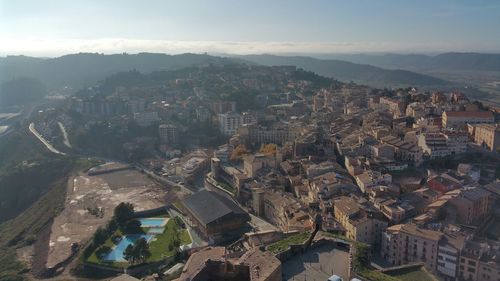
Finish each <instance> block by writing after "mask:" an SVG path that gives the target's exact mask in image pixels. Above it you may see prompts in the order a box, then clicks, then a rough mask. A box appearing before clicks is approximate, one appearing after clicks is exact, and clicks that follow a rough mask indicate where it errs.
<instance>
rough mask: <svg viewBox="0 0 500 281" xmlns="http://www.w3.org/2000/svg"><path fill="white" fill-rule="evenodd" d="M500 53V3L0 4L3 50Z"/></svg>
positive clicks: (21, 0) (230, 0)
mask: <svg viewBox="0 0 500 281" xmlns="http://www.w3.org/2000/svg"><path fill="white" fill-rule="evenodd" d="M141 51H147V52H165V53H182V52H205V51H206V52H212V53H214V52H221V53H240V54H246V53H263V52H268V53H301V52H304V53H351V52H355V53H358V52H403V53H409V52H420V53H429V52H444V51H481V52H497V53H500V1H498V0H490V1H482V0H415V1H409V0H408V1H406V0H344V1H334V0H325V1H319V0H318V1H312V0H302V1H299V0H297V1H296V0H283V1H272V0H245V1H243V0H241V1H237V0H198V1H189V0H178V1H177V0H170V1H169V0H162V1H147V0H141V1H139V0H120V1H118V0H85V1H84V0H53V1H51V0H44V1H41V0H32V1H27V0H0V55H6V54H27V55H37V56H56V55H61V54H66V53H75V52H102V53H119V52H130V53H136V52H141Z"/></svg>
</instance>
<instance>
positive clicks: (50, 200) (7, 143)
mask: <svg viewBox="0 0 500 281" xmlns="http://www.w3.org/2000/svg"><path fill="white" fill-rule="evenodd" d="M0 159H2V161H0V181H2V180H3V179H5V178H6V177H8V176H9V175H10V174H11V172H12V169H13V167H19V166H20V165H21V163H23V162H25V163H26V162H28V163H32V162H38V161H41V163H47V164H48V165H42V166H38V167H37V169H39V170H40V171H37V173H33V172H34V171H33V170H32V169H20V170H19V171H17V172H18V173H16V174H15V175H16V177H18V178H19V179H20V181H22V182H23V186H21V187H16V188H14V189H12V188H11V187H10V186H5V185H4V186H3V187H2V190H3V191H9V192H16V193H13V194H10V195H11V196H12V195H16V194H17V196H19V197H22V196H24V195H25V193H24V192H25V191H24V190H21V191H19V190H17V188H25V190H28V191H29V190H30V188H31V189H39V190H36V192H35V193H36V196H34V197H33V203H32V204H31V205H30V206H26V207H23V208H22V209H24V211H23V212H22V213H20V214H19V215H17V216H16V217H15V218H13V219H11V220H8V221H5V222H3V223H1V224H0V280H1V281H3V280H22V279H24V277H23V275H22V273H24V272H25V271H26V268H25V266H24V265H23V264H22V263H20V262H19V261H17V259H16V253H15V248H16V247H21V246H24V245H27V244H30V243H33V241H34V240H35V239H36V236H37V233H38V232H39V231H40V230H41V229H42V228H43V226H44V225H46V224H47V223H48V222H50V220H52V219H53V217H54V216H56V215H57V214H58V213H59V212H60V211H61V210H62V208H63V206H64V201H65V199H66V183H67V180H68V177H69V175H70V174H72V173H75V172H76V171H79V170H82V169H85V168H87V167H89V166H91V165H93V163H91V162H90V161H88V160H86V159H85V160H82V159H73V158H54V156H52V155H51V154H48V153H47V152H45V151H44V149H43V148H42V147H41V146H40V145H39V144H38V143H37V142H36V140H34V139H33V138H31V136H30V135H28V134H27V133H26V132H25V131H24V130H18V131H16V132H13V133H12V134H11V135H9V136H8V137H6V138H3V139H1V140H0ZM44 161H48V162H44ZM51 161H60V163H59V164H61V165H57V167H65V169H64V173H51V177H47V178H45V179H44V181H43V182H40V181H39V178H37V177H36V176H35V174H38V173H40V172H41V173H43V172H44V171H43V170H44V169H53V168H54V167H55V166H54V165H52V164H53V163H52V162H51ZM12 179H14V178H12ZM4 183H5V182H4ZM12 183H13V184H16V181H14V182H12ZM6 184H9V182H6ZM32 191H34V190H32ZM3 195H5V194H2V196H3ZM15 198H16V197H15V196H14V197H11V198H10V199H9V200H15ZM24 203H26V202H24ZM28 203H31V202H28Z"/></svg>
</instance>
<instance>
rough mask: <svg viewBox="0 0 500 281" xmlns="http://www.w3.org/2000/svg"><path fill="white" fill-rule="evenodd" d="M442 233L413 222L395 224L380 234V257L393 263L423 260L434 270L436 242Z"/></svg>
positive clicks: (436, 250) (399, 263)
mask: <svg viewBox="0 0 500 281" xmlns="http://www.w3.org/2000/svg"><path fill="white" fill-rule="evenodd" d="M442 235H443V234H442V233H441V232H438V231H433V230H428V229H423V228H419V227H417V226H416V225H414V224H397V225H393V226H391V227H388V228H387V229H386V231H385V232H384V233H383V234H382V251H381V254H382V257H383V258H385V259H386V260H387V261H389V262H390V263H392V264H393V265H403V264H408V263H412V262H423V263H424V264H425V266H426V267H427V268H428V269H430V270H431V271H436V267H437V253H438V243H439V241H440V240H441V237H442Z"/></svg>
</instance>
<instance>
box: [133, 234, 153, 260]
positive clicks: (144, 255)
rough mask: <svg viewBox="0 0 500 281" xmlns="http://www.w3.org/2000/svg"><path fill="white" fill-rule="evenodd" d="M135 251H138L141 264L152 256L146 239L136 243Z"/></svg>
mask: <svg viewBox="0 0 500 281" xmlns="http://www.w3.org/2000/svg"><path fill="white" fill-rule="evenodd" d="M134 251H137V255H138V259H139V260H140V261H141V262H144V261H146V260H147V259H148V258H149V257H150V256H151V252H150V251H149V245H148V242H147V241H146V239H144V238H141V239H139V240H136V241H135V243H134Z"/></svg>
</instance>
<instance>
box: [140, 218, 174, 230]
mask: <svg viewBox="0 0 500 281" xmlns="http://www.w3.org/2000/svg"><path fill="white" fill-rule="evenodd" d="M160 220H161V221H162V222H161V223H158V224H156V223H149V224H148V223H145V222H148V221H150V222H156V221H160ZM169 220H170V218H163V217H159V218H140V219H139V221H140V222H141V226H142V227H149V228H157V227H158V228H159V227H165V226H166V225H167V223H168V221H169Z"/></svg>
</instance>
